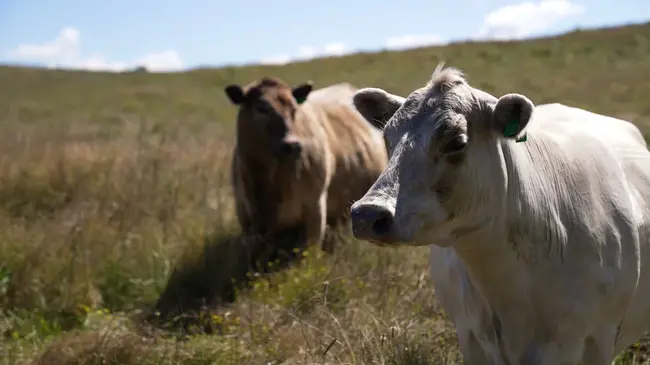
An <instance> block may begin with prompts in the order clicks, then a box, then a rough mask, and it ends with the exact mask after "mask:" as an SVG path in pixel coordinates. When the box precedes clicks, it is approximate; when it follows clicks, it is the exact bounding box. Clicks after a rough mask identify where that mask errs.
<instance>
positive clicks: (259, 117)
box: [225, 77, 312, 159]
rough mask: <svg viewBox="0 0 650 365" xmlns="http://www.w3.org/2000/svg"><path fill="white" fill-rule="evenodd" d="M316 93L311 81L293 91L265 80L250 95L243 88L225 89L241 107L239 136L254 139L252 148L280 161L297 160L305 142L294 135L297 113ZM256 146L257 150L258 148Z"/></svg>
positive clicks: (254, 85) (276, 80)
mask: <svg viewBox="0 0 650 365" xmlns="http://www.w3.org/2000/svg"><path fill="white" fill-rule="evenodd" d="M311 90H312V83H311V82H310V81H308V82H305V83H303V84H301V85H298V86H296V87H294V88H293V89H292V88H290V87H289V86H288V85H287V84H285V83H284V82H283V81H281V80H278V79H275V78H269V77H265V78H262V79H261V80H259V81H257V82H255V83H253V84H251V85H250V86H248V87H247V88H246V91H244V89H242V88H241V87H240V86H239V85H229V86H227V87H226V88H225V92H226V95H227V96H228V98H229V99H230V101H231V102H232V103H233V104H235V105H239V107H240V109H239V115H238V123H239V125H238V133H244V134H246V135H247V136H250V137H252V138H251V140H252V141H255V142H254V143H252V146H251V147H250V148H257V149H259V150H260V152H259V153H261V154H266V155H268V154H271V155H272V156H274V157H276V158H279V159H286V158H290V159H291V158H297V157H299V156H300V154H301V151H302V145H301V142H300V141H299V140H298V138H297V137H296V135H295V134H294V133H293V131H292V129H293V123H294V116H295V113H296V110H297V108H298V106H299V104H300V103H302V102H303V101H304V100H305V99H306V98H307V96H308V95H309V93H310V92H311ZM255 145H256V146H255Z"/></svg>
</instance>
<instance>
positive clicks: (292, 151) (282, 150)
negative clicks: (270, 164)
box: [277, 136, 302, 158]
mask: <svg viewBox="0 0 650 365" xmlns="http://www.w3.org/2000/svg"><path fill="white" fill-rule="evenodd" d="M301 153H302V144H301V143H300V141H298V139H297V138H296V137H293V136H291V137H287V138H284V139H283V140H282V141H281V142H280V145H279V146H278V150H277V154H278V157H280V158H297V157H299V156H300V154H301Z"/></svg>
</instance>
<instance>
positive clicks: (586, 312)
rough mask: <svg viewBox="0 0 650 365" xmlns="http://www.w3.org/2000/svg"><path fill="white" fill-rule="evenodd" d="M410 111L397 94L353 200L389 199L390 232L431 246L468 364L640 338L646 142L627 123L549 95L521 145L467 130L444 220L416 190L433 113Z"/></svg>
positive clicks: (649, 311)
mask: <svg viewBox="0 0 650 365" xmlns="http://www.w3.org/2000/svg"><path fill="white" fill-rule="evenodd" d="M367 90H370V89H367ZM367 90H360V91H358V92H357V95H360V97H359V98H358V99H359V100H361V95H363V94H364V93H366V95H364V96H367V95H370V94H368V93H370V92H371V91H367ZM373 90H376V89H373ZM465 91H466V90H465ZM372 92H374V93H375V94H376V91H372ZM412 95H414V94H412ZM476 95H478V96H479V97H485V98H486V99H485V100H487V102H488V104H489V105H493V104H494V100H492V99H493V97H491V96H489V97H487V96H485V95H484V93H483V94H481V92H480V91H478V93H477V94H476ZM371 96H372V95H371ZM355 97H356V96H355ZM389 97H395V98H400V97H398V96H395V95H390V94H389ZM413 97H415V96H413ZM410 98H411V97H410ZM410 98H408V99H407V101H406V103H408V100H409V99H410ZM490 98H492V99H490ZM400 100H401V104H404V99H403V98H402V99H400ZM495 100H496V99H495ZM360 102H361V101H360ZM360 102H359V103H360ZM383 105H384V106H385V104H383ZM381 106H382V105H377V109H379V108H380V107H381ZM371 109H372V108H370V109H367V110H371ZM366 117H368V116H366ZM417 118H420V116H419V115H418V112H417V111H416V109H415V108H414V107H413V108H410V107H409V106H408V105H404V106H403V107H402V108H400V109H399V110H398V111H397V112H396V113H395V115H394V116H393V118H392V119H391V122H389V123H388V126H387V129H386V131H385V134H386V136H387V138H388V139H389V140H390V142H391V144H393V146H392V147H393V150H392V156H391V160H390V161H389V163H388V166H387V167H386V170H385V171H384V172H383V173H382V175H381V176H380V177H379V178H378V180H377V181H376V182H375V184H374V185H373V186H372V187H371V188H370V189H369V190H368V192H367V193H366V195H365V196H364V197H363V198H362V199H360V200H359V201H357V202H356V203H355V206H359V205H363V204H375V205H377V204H383V206H385V207H387V208H388V209H389V210H390V211H392V212H393V214H395V211H396V207H400V209H398V210H400V213H399V214H395V225H397V227H396V229H397V230H399V232H398V235H397V236H396V237H400V238H401V239H400V240H396V242H401V243H406V244H430V245H431V254H430V275H431V279H432V281H433V284H434V287H435V289H436V294H437V298H438V300H439V301H440V302H441V304H442V306H443V308H444V309H445V311H446V312H447V313H448V314H449V316H450V318H451V320H452V321H453V323H454V325H455V327H456V330H457V333H458V339H459V342H460V346H461V350H462V353H463V355H464V358H465V361H466V363H468V364H470V365H482V364H485V365H487V364H494V365H501V364H503V365H505V364H512V365H514V364H539V365H555V364H567V365H569V364H571V365H578V364H582V365H605V364H610V363H611V361H612V360H613V357H614V356H615V355H617V354H618V353H620V352H621V351H622V350H623V349H625V348H626V347H627V346H628V345H630V344H632V343H633V342H634V341H636V340H637V339H638V338H639V337H640V336H642V334H643V332H644V331H645V330H647V329H648V328H649V327H650V242H649V240H650V222H649V218H650V152H649V151H648V149H647V146H646V142H645V141H644V139H643V137H642V135H641V133H640V132H639V130H638V129H637V128H636V127H635V126H634V125H633V124H631V123H629V122H627V121H623V120H620V119H615V118H611V117H606V116H603V115H599V114H595V113H591V112H588V111H585V110H581V109H577V108H572V107H568V106H565V105H562V104H547V105H539V106H537V107H535V109H534V111H533V115H532V118H531V119H530V122H529V123H528V127H527V129H526V131H527V133H528V140H527V141H526V142H524V143H516V142H515V141H514V140H512V139H504V138H497V137H494V138H483V139H480V138H477V137H476V136H475V142H474V145H472V146H471V147H470V150H469V152H468V156H467V161H466V165H465V167H464V170H463V175H462V176H464V177H465V179H464V180H459V184H461V183H462V184H464V185H463V186H462V187H461V188H462V189H463V191H464V195H465V198H466V199H468V201H469V203H468V205H467V209H466V210H465V211H464V213H463V214H462V215H461V216H457V217H455V218H454V219H453V221H447V222H441V221H440V220H444V219H445V216H446V215H445V212H444V210H443V209H442V208H441V207H438V206H436V205H435V204H434V201H435V195H432V193H426V194H425V193H424V192H425V190H417V189H416V187H417V186H419V185H418V184H424V183H426V182H425V181H422V179H424V178H425V175H423V174H424V173H423V172H419V171H421V170H423V167H422V166H424V165H423V164H424V163H428V164H431V163H432V162H426V161H430V160H427V159H426V158H427V156H426V153H425V151H424V150H426V148H427V146H428V145H427V143H428V142H423V140H426V139H427V138H429V137H430V135H431V133H432V132H431V130H430V129H427V127H425V125H430V124H431V123H429V124H426V123H421V124H416V123H415V121H416V120H417ZM398 120H399V123H398ZM400 123H401V124H400ZM429 128H432V127H429ZM427 133H428V134H427ZM436 169H437V168H435V169H433V168H432V170H431V171H432V172H430V175H426V176H427V178H429V177H432V176H433V177H434V178H435V176H437V175H435V174H436V173H437V172H436V171H438V170H436ZM471 181H473V183H468V182H471ZM418 189H419V188H418ZM416 192H417V193H416ZM427 194H429V195H427ZM427 199H428V200H427ZM416 202H417V204H416ZM427 202H428V203H427ZM433 210H435V212H433ZM434 217H436V218H434ZM433 220H437V221H436V222H433ZM473 225H474V226H478V227H479V228H473V229H471V230H465V231H462V232H463V233H462V234H461V233H454V230H455V229H458V228H466V227H470V226H473Z"/></svg>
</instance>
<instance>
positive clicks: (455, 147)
mask: <svg viewBox="0 0 650 365" xmlns="http://www.w3.org/2000/svg"><path fill="white" fill-rule="evenodd" d="M465 148H467V137H465V136H459V137H456V138H454V139H452V140H451V141H449V142H448V143H447V145H445V147H444V148H443V149H442V153H444V154H450V153H458V152H462V151H463V150H465Z"/></svg>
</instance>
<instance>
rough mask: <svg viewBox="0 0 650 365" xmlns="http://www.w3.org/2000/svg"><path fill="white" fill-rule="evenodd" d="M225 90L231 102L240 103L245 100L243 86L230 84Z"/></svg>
mask: <svg viewBox="0 0 650 365" xmlns="http://www.w3.org/2000/svg"><path fill="white" fill-rule="evenodd" d="M224 91H225V92H226V95H227V96H228V99H230V102H231V103H233V104H235V105H239V104H241V103H243V102H244V99H245V96H244V90H242V88H241V86H239V85H235V84H233V85H228V86H226V88H225V89H224Z"/></svg>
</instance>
